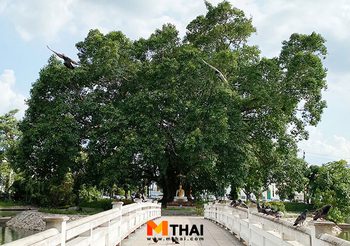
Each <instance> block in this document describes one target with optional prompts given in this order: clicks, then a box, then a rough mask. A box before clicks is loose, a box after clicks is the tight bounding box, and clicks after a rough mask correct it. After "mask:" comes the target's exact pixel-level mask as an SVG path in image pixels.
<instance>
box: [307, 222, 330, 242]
mask: <svg viewBox="0 0 350 246" xmlns="http://www.w3.org/2000/svg"><path fill="white" fill-rule="evenodd" d="M310 224H311V225H312V226H311V242H312V243H311V245H317V241H318V240H319V238H320V237H321V235H322V234H324V233H327V234H329V235H333V233H332V229H333V227H334V226H335V224H334V223H333V222H328V221H325V222H318V221H312V222H310Z"/></svg>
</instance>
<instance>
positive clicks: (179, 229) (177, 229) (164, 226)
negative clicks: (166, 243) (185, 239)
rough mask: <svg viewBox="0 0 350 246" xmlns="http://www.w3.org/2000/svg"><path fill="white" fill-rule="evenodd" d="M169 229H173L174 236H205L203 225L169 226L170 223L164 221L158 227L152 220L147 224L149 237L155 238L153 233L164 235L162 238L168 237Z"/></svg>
mask: <svg viewBox="0 0 350 246" xmlns="http://www.w3.org/2000/svg"><path fill="white" fill-rule="evenodd" d="M169 227H170V228H171V232H172V236H203V225H202V224H201V225H199V228H198V227H197V226H196V225H192V226H191V227H190V225H188V224H185V225H181V224H169V223H168V221H166V220H163V221H162V222H160V224H159V225H157V224H156V223H155V222H154V221H152V220H150V221H148V222H147V236H153V231H155V232H156V233H157V234H160V233H162V236H168V232H169Z"/></svg>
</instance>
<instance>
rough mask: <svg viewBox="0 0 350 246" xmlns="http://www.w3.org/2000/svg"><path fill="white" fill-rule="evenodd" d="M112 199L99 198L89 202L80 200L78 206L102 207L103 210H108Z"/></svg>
mask: <svg viewBox="0 0 350 246" xmlns="http://www.w3.org/2000/svg"><path fill="white" fill-rule="evenodd" d="M112 201H113V200H112V199H100V200H97V201H91V202H86V201H82V202H81V203H80V204H79V206H80V207H85V208H102V209H103V210H108V209H111V208H112Z"/></svg>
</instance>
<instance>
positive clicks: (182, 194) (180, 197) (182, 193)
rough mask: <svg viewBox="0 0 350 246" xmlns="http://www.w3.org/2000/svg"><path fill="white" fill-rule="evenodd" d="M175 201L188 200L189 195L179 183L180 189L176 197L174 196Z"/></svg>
mask: <svg viewBox="0 0 350 246" xmlns="http://www.w3.org/2000/svg"><path fill="white" fill-rule="evenodd" d="M174 201H175V202H187V197H186V196H185V191H184V189H182V185H181V184H180V185H179V189H178V190H177V191H176V194H175V197H174Z"/></svg>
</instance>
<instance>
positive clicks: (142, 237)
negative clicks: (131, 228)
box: [121, 216, 244, 246]
mask: <svg viewBox="0 0 350 246" xmlns="http://www.w3.org/2000/svg"><path fill="white" fill-rule="evenodd" d="M164 220H165V221H168V223H169V225H170V224H181V225H186V224H188V227H189V229H191V228H192V225H196V227H197V228H198V229H199V228H200V225H201V224H202V225H203V229H204V230H203V237H202V240H198V239H201V238H200V237H198V236H193V235H192V236H186V237H185V236H182V237H181V236H178V239H179V244H177V245H179V246H235V245H244V244H243V243H242V242H240V241H239V240H238V239H237V238H236V237H235V236H234V235H233V234H232V233H230V232H229V231H228V230H226V229H224V228H223V227H220V226H219V225H217V224H215V223H213V222H211V221H209V220H206V219H204V218H203V217H189V216H183V217H182V216H162V217H161V218H158V219H156V220H155V223H156V224H157V225H158V224H159V223H160V222H161V221H164ZM146 230H147V226H146V225H143V226H142V227H141V228H139V229H138V230H136V231H135V233H132V234H131V235H129V237H128V238H126V239H124V240H123V241H122V243H121V244H122V246H151V245H154V246H157V245H169V246H170V245H176V244H175V243H174V242H172V241H171V235H172V228H169V237H166V236H163V237H162V236H157V237H156V238H159V239H160V240H159V241H158V242H154V241H153V240H152V238H151V237H147V232H146ZM148 238H149V239H150V240H148ZM167 238H168V240H166V239H167ZM181 239H182V240H181ZM191 239H192V241H191ZM196 239H197V241H196Z"/></svg>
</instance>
